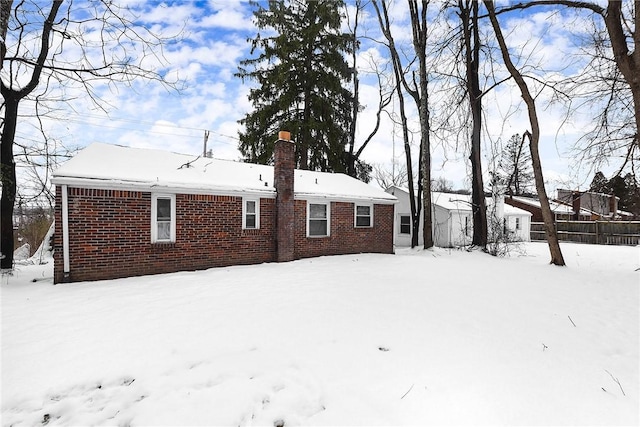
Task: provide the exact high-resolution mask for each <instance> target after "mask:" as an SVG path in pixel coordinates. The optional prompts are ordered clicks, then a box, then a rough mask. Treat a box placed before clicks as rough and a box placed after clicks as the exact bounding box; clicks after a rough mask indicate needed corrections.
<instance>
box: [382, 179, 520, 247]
mask: <svg viewBox="0 0 640 427" xmlns="http://www.w3.org/2000/svg"><path fill="white" fill-rule="evenodd" d="M386 191H387V192H388V193H390V194H393V195H395V196H396V197H397V198H398V204H397V205H396V215H395V225H394V230H395V231H394V234H395V236H394V242H395V245H396V246H398V247H401V246H411V229H412V227H411V208H410V205H409V191H408V190H407V189H405V188H401V187H389V188H388V189H387V190H386ZM431 202H432V223H433V243H434V245H435V246H439V247H445V248H448V247H456V246H466V245H470V244H471V241H472V238H473V211H472V203H471V196H470V195H465V194H455V193H442V192H436V191H434V192H432V193H431ZM486 203H487V217H488V218H489V220H490V221H493V224H494V225H493V226H491V224H490V226H489V230H494V229H496V228H497V227H499V228H498V229H500V230H503V231H506V230H507V229H508V230H509V231H511V232H512V235H513V237H514V240H525V241H528V240H529V230H530V225H531V214H530V213H529V212H526V211H523V210H521V209H517V208H511V207H509V208H506V207H505V206H504V204H503V203H502V198H500V199H499V201H498V204H497V205H496V207H495V208H494V207H493V201H492V199H491V198H487V199H486ZM491 218H493V219H491ZM422 222H423V221H422V214H421V218H420V229H419V231H418V232H419V235H418V245H419V246H422V245H423V244H424V240H423V237H422ZM489 238H490V239H491V238H492V236H491V235H490V236H489Z"/></svg>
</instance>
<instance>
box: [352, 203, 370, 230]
mask: <svg viewBox="0 0 640 427" xmlns="http://www.w3.org/2000/svg"><path fill="white" fill-rule="evenodd" d="M355 207H356V227H372V226H373V221H372V220H371V217H372V210H373V208H372V207H371V205H355Z"/></svg>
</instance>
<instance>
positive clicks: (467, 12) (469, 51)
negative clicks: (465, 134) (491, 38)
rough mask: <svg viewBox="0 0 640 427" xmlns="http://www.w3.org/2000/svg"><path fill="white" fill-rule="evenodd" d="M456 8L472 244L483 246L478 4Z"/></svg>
mask: <svg viewBox="0 0 640 427" xmlns="http://www.w3.org/2000/svg"><path fill="white" fill-rule="evenodd" d="M458 8H459V11H460V13H459V14H460V20H461V23H462V41H463V47H464V60H465V66H466V67H465V69H466V79H465V82H466V89H467V98H468V100H469V107H470V110H471V120H472V129H471V154H470V156H469V158H470V159H471V203H472V212H473V238H472V244H473V245H475V246H479V247H481V248H485V247H486V246H487V233H488V228H487V205H486V201H485V197H484V181H483V178H482V157H481V153H480V151H481V149H480V147H481V138H480V132H481V130H482V95H483V93H482V89H481V88H480V75H479V74H480V73H479V70H480V45H481V41H480V30H479V25H478V2H477V1H471V0H459V1H458Z"/></svg>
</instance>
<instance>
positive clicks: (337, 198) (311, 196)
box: [293, 193, 398, 205]
mask: <svg viewBox="0 0 640 427" xmlns="http://www.w3.org/2000/svg"><path fill="white" fill-rule="evenodd" d="M293 198H294V200H310V201H330V202H346V203H373V204H376V205H395V204H397V203H398V199H397V198H395V197H394V198H393V199H380V198H377V197H357V196H342V195H335V194H318V193H295V194H294V195H293Z"/></svg>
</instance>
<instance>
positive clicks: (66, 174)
mask: <svg viewBox="0 0 640 427" xmlns="http://www.w3.org/2000/svg"><path fill="white" fill-rule="evenodd" d="M294 174H295V175H294V193H295V198H297V199H302V198H304V199H307V198H326V199H332V200H369V201H375V202H378V203H395V202H396V198H395V197H394V196H393V195H390V194H388V193H385V192H384V191H382V190H381V189H379V188H376V187H373V186H371V185H369V184H366V183H364V182H362V181H359V180H357V179H355V178H352V177H350V176H347V175H345V174H337V173H327V172H314V171H306V170H298V169H296V170H295V172H294ZM52 182H53V183H54V184H56V185H63V184H67V185H77V186H82V187H92V188H117V189H144V190H147V191H163V190H164V191H171V192H180V191H184V192H186V193H194V192H195V193H212V192H213V193H216V194H239V193H240V194H253V195H260V196H262V197H275V188H274V187H273V166H268V165H258V164H253V163H242V162H234V161H230V160H219V159H211V158H206V157H198V156H193V155H185V154H176V153H171V152H168V151H162V150H154V149H141V148H131V147H124V146H119V145H111V144H103V143H93V144H91V145H89V146H87V147H86V148H84V149H83V150H82V151H80V152H79V153H78V154H77V155H76V156H74V157H73V158H72V159H71V160H69V161H68V162H66V163H65V164H64V165H63V166H62V167H60V168H59V169H58V170H56V171H55V172H54V174H53V179H52Z"/></svg>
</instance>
